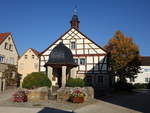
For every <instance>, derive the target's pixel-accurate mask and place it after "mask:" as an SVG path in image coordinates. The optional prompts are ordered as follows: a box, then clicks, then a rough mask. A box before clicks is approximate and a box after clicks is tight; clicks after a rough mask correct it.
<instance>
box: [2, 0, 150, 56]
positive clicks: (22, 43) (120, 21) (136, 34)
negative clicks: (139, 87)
mask: <svg viewBox="0 0 150 113" xmlns="http://www.w3.org/2000/svg"><path fill="white" fill-rule="evenodd" d="M75 5H77V7H78V8H77V10H78V17H79V19H80V31H81V32H82V33H84V34H85V35H87V36H88V37H90V38H91V39H92V40H93V41H95V42H96V43H97V44H99V45H100V46H102V47H103V46H104V45H105V44H107V42H108V40H109V39H110V38H111V37H112V36H113V35H114V33H115V31H116V30H121V31H122V32H123V33H124V34H125V35H126V36H129V37H132V38H133V39H134V42H135V43H136V44H137V45H138V46H139V48H140V53H141V55H143V56H150V50H149V49H150V0H0V32H11V33H12V35H13V37H14V40H15V43H16V46H17V48H18V51H19V53H20V55H21V54H23V52H24V51H25V50H26V49H28V48H34V49H36V50H38V51H43V50H44V49H46V48H47V47H48V46H49V45H50V44H51V43H52V42H54V41H55V40H56V39H57V38H58V37H59V36H60V35H62V34H63V33H64V32H66V31H67V30H68V29H69V28H70V23H69V22H70V20H71V17H72V15H73V8H74V7H75Z"/></svg>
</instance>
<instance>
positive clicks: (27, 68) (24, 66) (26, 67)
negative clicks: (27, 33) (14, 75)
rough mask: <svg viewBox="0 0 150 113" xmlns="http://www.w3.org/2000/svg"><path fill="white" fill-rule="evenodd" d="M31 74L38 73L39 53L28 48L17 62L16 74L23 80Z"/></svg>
mask: <svg viewBox="0 0 150 113" xmlns="http://www.w3.org/2000/svg"><path fill="white" fill-rule="evenodd" d="M32 72H39V52H38V51H36V50H34V49H32V48H29V49H28V50H27V51H26V52H25V53H24V54H23V55H22V56H21V57H20V58H19V60H18V73H19V74H21V75H22V77H21V83H22V81H23V79H24V78H25V77H26V76H27V75H28V74H30V73H32Z"/></svg>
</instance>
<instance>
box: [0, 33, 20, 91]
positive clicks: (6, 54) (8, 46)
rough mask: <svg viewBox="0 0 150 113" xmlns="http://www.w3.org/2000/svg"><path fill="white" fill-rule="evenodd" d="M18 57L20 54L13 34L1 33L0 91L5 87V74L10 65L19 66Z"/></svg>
mask: <svg viewBox="0 0 150 113" xmlns="http://www.w3.org/2000/svg"><path fill="white" fill-rule="evenodd" d="M18 57H19V54H18V51H17V48H16V45H15V42H14V40H13V37H12V35H11V33H0V91H2V90H4V88H3V87H5V79H3V78H2V76H3V72H4V71H5V70H6V69H7V68H8V65H9V64H11V65H14V66H17V64H18Z"/></svg>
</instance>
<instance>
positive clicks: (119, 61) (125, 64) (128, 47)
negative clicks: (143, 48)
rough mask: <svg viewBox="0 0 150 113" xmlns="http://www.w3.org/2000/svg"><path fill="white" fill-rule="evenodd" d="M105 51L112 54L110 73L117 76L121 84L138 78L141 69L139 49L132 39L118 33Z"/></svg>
mask: <svg viewBox="0 0 150 113" xmlns="http://www.w3.org/2000/svg"><path fill="white" fill-rule="evenodd" d="M105 49H106V50H107V51H108V52H109V53H110V57H109V58H110V59H109V62H110V71H111V74H112V75H113V76H117V77H118V78H119V81H120V82H126V78H133V79H134V78H135V77H136V76H135V75H136V74H137V73H138V72H139V69H140V60H139V48H138V46H137V45H136V44H135V43H134V42H133V40H132V38H130V37H125V36H124V34H123V33H122V32H121V31H116V33H115V35H114V36H113V37H112V38H111V40H109V42H108V44H107V45H106V46H105Z"/></svg>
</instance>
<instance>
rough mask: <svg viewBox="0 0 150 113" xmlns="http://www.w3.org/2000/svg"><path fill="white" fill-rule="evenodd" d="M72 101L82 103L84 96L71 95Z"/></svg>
mask: <svg viewBox="0 0 150 113" xmlns="http://www.w3.org/2000/svg"><path fill="white" fill-rule="evenodd" d="M72 102H73V103H83V102H84V98H83V97H73V98H72Z"/></svg>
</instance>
